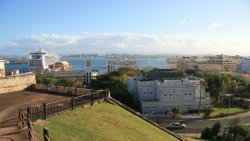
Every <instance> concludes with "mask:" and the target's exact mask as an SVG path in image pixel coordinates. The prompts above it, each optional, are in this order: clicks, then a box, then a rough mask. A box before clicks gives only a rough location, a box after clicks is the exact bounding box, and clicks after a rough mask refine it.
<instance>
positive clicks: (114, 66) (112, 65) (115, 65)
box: [108, 59, 137, 73]
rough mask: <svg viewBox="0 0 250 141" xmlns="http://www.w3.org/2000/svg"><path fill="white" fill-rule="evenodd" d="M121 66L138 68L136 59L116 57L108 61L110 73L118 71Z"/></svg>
mask: <svg viewBox="0 0 250 141" xmlns="http://www.w3.org/2000/svg"><path fill="white" fill-rule="evenodd" d="M120 68H135V69H137V65H136V61H135V60H128V59H114V60H110V61H109V62H108V73H110V72H114V71H118V70H119V69H120Z"/></svg>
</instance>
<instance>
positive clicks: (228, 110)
mask: <svg viewBox="0 0 250 141" xmlns="http://www.w3.org/2000/svg"><path fill="white" fill-rule="evenodd" d="M225 106H228V105H225ZM245 110H247V108H246V107H243V106H238V105H232V106H231V107H230V108H228V107H225V108H220V107H218V106H215V107H214V108H213V112H212V113H211V114H210V116H218V115H225V114H233V113H238V112H242V111H245Z"/></svg>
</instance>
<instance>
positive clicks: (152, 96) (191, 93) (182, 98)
mask: <svg viewBox="0 0 250 141" xmlns="http://www.w3.org/2000/svg"><path fill="white" fill-rule="evenodd" d="M201 80H202V79H200V78H196V77H185V78H182V79H171V80H168V79H165V80H164V79H163V80H147V78H143V77H130V78H129V80H128V91H129V92H130V93H131V94H132V95H134V96H136V97H137V100H138V102H139V105H140V110H141V112H142V114H152V113H154V114H156V113H157V114H165V113H166V112H171V111H172V108H173V107H176V106H178V107H180V109H181V112H188V111H189V110H198V109H199V102H200V99H201V109H203V108H205V107H208V106H209V105H210V101H211V99H210V94H209V93H207V92H205V89H204V88H203V87H202V86H201V85H200V81H201Z"/></svg>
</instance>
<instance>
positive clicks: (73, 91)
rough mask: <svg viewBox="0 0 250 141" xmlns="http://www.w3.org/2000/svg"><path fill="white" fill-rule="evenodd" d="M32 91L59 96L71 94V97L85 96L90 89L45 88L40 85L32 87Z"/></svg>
mask: <svg viewBox="0 0 250 141" xmlns="http://www.w3.org/2000/svg"><path fill="white" fill-rule="evenodd" d="M32 88H33V89H34V90H37V91H44V92H52V93H59V94H69V95H71V94H73V95H85V94H90V93H91V92H92V89H85V88H76V87H63V86H50V87H48V86H46V85H42V84H35V85H33V86H32Z"/></svg>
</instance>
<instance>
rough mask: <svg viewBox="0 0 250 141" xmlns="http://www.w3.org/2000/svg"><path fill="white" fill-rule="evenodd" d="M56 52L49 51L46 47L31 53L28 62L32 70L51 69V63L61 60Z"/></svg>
mask: <svg viewBox="0 0 250 141" xmlns="http://www.w3.org/2000/svg"><path fill="white" fill-rule="evenodd" d="M59 61H60V59H59V57H58V55H57V54H55V53H48V52H47V51H45V50H44V49H40V50H37V51H35V52H31V53H29V58H28V64H29V70H30V71H32V72H36V71H44V70H49V65H51V64H54V63H56V62H59Z"/></svg>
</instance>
